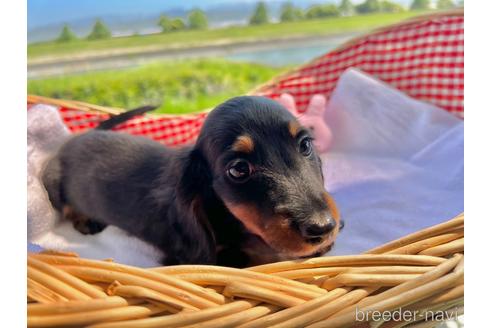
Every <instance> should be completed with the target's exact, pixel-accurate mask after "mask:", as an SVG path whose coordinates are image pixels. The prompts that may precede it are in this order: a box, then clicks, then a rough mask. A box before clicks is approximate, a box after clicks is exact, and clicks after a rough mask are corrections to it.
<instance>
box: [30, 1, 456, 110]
mask: <svg viewBox="0 0 492 328" xmlns="http://www.w3.org/2000/svg"><path fill="white" fill-rule="evenodd" d="M27 4H28V15H27V17H28V35H27V40H28V46H27V56H28V65H27V72H28V81H27V89H28V93H30V94H36V95H41V96H48V97H54V98H63V99H73V100H79V101H85V102H89V103H93V104H98V105H104V106H109V107H120V108H127V109H128V108H132V107H137V106H141V105H144V104H161V106H160V108H159V110H158V111H159V112H162V113H187V112H194V111H200V110H204V109H207V108H211V107H214V106H215V105H217V104H218V103H220V102H222V101H224V100H226V99H228V98H230V97H233V96H237V95H242V94H245V93H247V92H248V91H250V90H251V89H253V88H255V87H257V86H259V85H261V84H262V83H265V82H267V81H268V80H270V79H271V78H273V77H275V76H277V75H279V74H281V73H282V72H285V71H287V70H289V69H291V68H293V67H296V66H298V65H301V64H304V63H306V62H308V61H309V60H311V59H313V58H315V57H318V56H320V55H323V54H325V53H327V52H328V51H330V50H332V49H334V48H336V47H337V46H339V45H341V44H342V43H344V42H345V41H347V40H349V39H351V38H353V37H355V36H357V35H359V34H363V33H366V32H368V31H370V30H372V29H374V28H377V27H381V26H384V25H388V24H392V23H396V22H399V21H402V20H404V19H408V18H410V17H412V16H416V15H421V14H424V13H426V12H431V11H436V10H449V9H452V8H454V7H459V6H463V1H462V0H461V1H456V0H362V1H357V0H334V1H321V0H319V1H316V0H292V1H289V2H285V1H276V0H272V1H261V2H258V1H249V0H188V1H164V0H160V1H159V0H139V1H135V0H83V1H66V0H28V1H27Z"/></svg>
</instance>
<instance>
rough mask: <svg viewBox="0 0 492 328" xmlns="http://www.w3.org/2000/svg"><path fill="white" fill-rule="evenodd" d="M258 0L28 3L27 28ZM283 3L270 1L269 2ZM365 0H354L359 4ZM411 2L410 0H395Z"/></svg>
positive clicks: (323, 0) (43, 0)
mask: <svg viewBox="0 0 492 328" xmlns="http://www.w3.org/2000/svg"><path fill="white" fill-rule="evenodd" d="M257 1H258V0H184V1H177V0H27V28H28V29H31V28H35V27H40V26H46V25H50V24H57V23H65V22H66V23H69V22H72V21H75V20H79V19H84V18H93V17H97V16H99V15H127V14H132V15H135V14H137V15H138V14H141V15H149V14H155V13H156V12H162V11H166V10H171V9H175V8H180V9H185V10H188V9H192V8H195V7H199V8H204V9H205V8H207V7H210V6H214V5H219V4H222V3H228V4H233V3H238V2H243V3H244V2H257ZM272 1H275V2H283V1H282V0H270V1H268V0H267V1H266V2H267V3H268V2H272ZM291 1H292V2H294V3H307V4H309V3H327V2H333V3H338V2H339V0H332V1H329V0H328V1H327V0H291ZM361 1H362V0H353V2H354V3H360V2H361ZM396 1H397V2H400V3H404V4H406V3H408V1H410V0H396Z"/></svg>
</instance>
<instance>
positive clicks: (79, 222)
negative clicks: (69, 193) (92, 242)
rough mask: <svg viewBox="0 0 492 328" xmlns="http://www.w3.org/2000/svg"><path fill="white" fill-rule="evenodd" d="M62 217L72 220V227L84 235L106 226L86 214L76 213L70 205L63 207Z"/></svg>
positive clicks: (91, 233)
mask: <svg viewBox="0 0 492 328" xmlns="http://www.w3.org/2000/svg"><path fill="white" fill-rule="evenodd" d="M63 217H64V218H65V219H67V220H70V221H72V224H73V227H74V228H75V230H77V231H78V232H80V233H82V234H84V235H94V234H96V233H98V232H101V231H103V230H104V228H106V224H104V223H100V222H97V221H95V220H92V219H89V218H88V217H87V216H85V215H83V214H80V213H77V212H75V211H74V210H73V208H72V207H71V206H68V205H65V206H64V207H63Z"/></svg>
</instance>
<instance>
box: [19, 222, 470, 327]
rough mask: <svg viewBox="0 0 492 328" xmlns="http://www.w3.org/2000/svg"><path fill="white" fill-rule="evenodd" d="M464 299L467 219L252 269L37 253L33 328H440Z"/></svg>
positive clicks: (32, 265) (33, 258)
mask: <svg viewBox="0 0 492 328" xmlns="http://www.w3.org/2000/svg"><path fill="white" fill-rule="evenodd" d="M463 295H464V215H463V214H461V215H458V216H457V217H455V218H454V219H452V220H450V221H447V222H445V223H442V224H439V225H437V226H434V227H430V228H427V229H424V230H422V231H419V232H416V233H414V234H411V235H408V236H406V237H403V238H401V239H398V240H396V241H393V242H390V243H388V244H385V245H383V246H381V247H378V248H375V249H372V250H370V251H368V252H366V253H365V254H362V255H353V256H332V257H329V256H328V257H319V258H312V259H306V260H294V261H286V262H278V263H272V264H266V265H261V266H256V267H251V268H247V269H233V268H225V267H219V266H206V265H178V266H169V267H157V268H150V269H142V268H137V267H132V266H127V265H122V264H117V263H115V262H113V261H111V260H102V261H98V260H89V259H83V258H79V257H78V256H77V255H76V254H70V253H57V252H49V251H48V252H44V253H40V254H29V255H28V289H27V300H28V305H27V314H28V326H29V327H66V326H84V327H85V326H90V327H93V328H96V327H98V328H110V327H115V328H116V327H119V328H125V327H137V328H138V327H147V328H149V327H243V328H253V327H313V328H314V327H354V326H357V327H432V326H434V325H436V324H437V323H438V322H439V321H442V320H443V319H445V318H446V316H447V318H455V317H456V316H457V315H459V314H462V313H463V302H464V301H463ZM378 313H379V316H378ZM385 313H386V317H382V315H384V314H385ZM402 319H404V320H402Z"/></svg>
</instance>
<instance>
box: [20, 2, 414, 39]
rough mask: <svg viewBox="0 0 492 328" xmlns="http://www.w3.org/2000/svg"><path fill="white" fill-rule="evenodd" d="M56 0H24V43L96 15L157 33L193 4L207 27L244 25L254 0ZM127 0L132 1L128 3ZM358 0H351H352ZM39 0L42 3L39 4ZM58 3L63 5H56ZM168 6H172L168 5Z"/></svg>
mask: <svg viewBox="0 0 492 328" xmlns="http://www.w3.org/2000/svg"><path fill="white" fill-rule="evenodd" d="M58 1H61V0H28V33H27V41H28V43H33V42H42V41H51V40H54V39H56V37H57V36H58V35H59V33H60V31H61V29H62V27H63V25H64V24H65V23H68V24H69V25H70V27H71V28H72V29H73V31H74V32H75V34H77V35H78V36H79V37H85V36H86V35H87V34H88V33H89V31H90V29H91V27H92V25H93V24H94V21H95V20H96V18H100V19H102V20H103V21H104V23H106V24H107V25H108V26H109V28H110V29H111V31H112V32H113V34H114V35H115V36H127V35H133V34H151V33H158V32H159V31H160V29H159V27H158V26H157V22H158V19H159V16H160V15H161V14H165V15H168V16H171V17H182V18H185V17H186V15H187V13H188V12H189V10H190V9H191V8H193V7H201V8H202V9H203V10H204V11H205V12H206V13H207V16H208V18H209V24H210V27H211V28H217V27H224V26H229V25H244V24H247V22H248V19H249V17H250V16H251V14H252V12H253V10H254V8H255V6H256V3H257V1H255V0H249V1H248V0H243V1H232V0H229V1H227V0H222V1H221V0H208V1H207V0H202V1H201V2H200V1H198V2H197V1H184V2H182V7H178V5H180V2H178V1H169V2H168V1H163V2H159V1H151V0H139V1H138V2H135V1H134V0H118V1H119V2H115V3H114V4H113V7H112V8H102V5H103V4H104V6H105V7H110V4H111V2H112V1H113V2H114V1H116V0H105V1H99V2H94V1H96V0H84V1H82V2H58ZM128 1H132V2H131V3H128ZM361 1H362V0H358V1H357V0H354V1H353V2H354V3H357V2H361ZM409 1H410V0H399V1H398V2H400V3H403V4H408V2H409ZM285 2H286V0H273V1H267V6H268V9H269V13H270V17H271V18H272V20H273V21H275V20H278V18H279V17H280V9H281V7H282V5H283V4H284V3H285ZM290 2H292V3H293V4H294V5H296V6H299V7H301V8H304V9H305V8H307V7H309V6H311V5H313V4H319V3H338V2H339V0H332V1H326V0H318V1H316V0H290ZM43 3H44V6H41V4H43ZM70 3H71V4H70ZM80 3H83V4H84V6H83V7H82V8H81V9H80V10H81V12H80V13H79V15H75V14H76V13H74V11H76V10H77V7H78V6H82V5H79V4H80ZM195 3H200V5H199V6H196V5H193V4H195ZM99 4H100V5H99ZM137 4H138V5H137ZM62 5H64V6H65V9H64V8H60V7H62ZM130 5H131V6H133V7H131V6H130ZM185 5H186V7H185ZM50 6H56V8H53V10H54V11H55V13H53V15H50V14H49V11H50ZM91 6H92V7H91ZM169 6H174V7H172V8H169ZM190 6H191V7H190ZM72 7H73V8H72ZM136 8H138V9H136ZM160 8H162V9H160ZM64 11H67V14H65V15H64V14H63V12H64ZM105 12H110V13H109V14H108V13H105ZM80 16H83V17H80ZM74 17H77V18H74Z"/></svg>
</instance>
